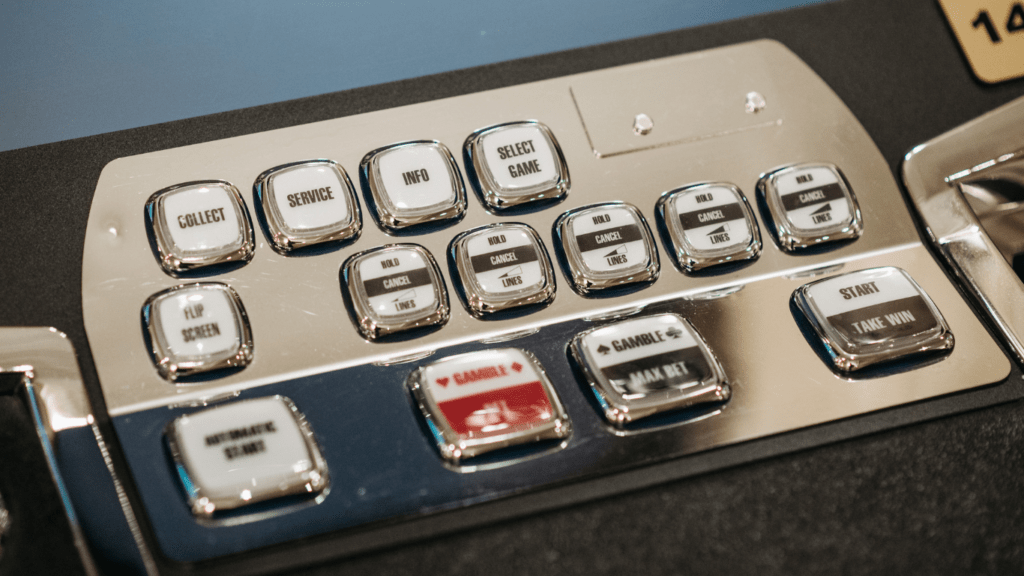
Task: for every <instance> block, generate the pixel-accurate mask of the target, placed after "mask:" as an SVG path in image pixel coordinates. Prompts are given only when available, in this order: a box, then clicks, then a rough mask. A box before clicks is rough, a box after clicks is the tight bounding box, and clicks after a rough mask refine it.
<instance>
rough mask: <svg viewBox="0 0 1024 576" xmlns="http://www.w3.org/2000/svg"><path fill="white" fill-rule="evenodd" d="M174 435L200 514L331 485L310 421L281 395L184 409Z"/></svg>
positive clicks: (181, 468) (183, 473)
mask: <svg viewBox="0 0 1024 576" xmlns="http://www.w3.org/2000/svg"><path fill="white" fill-rule="evenodd" d="M169 437H170V440H171V445H172V450H173V451H174V453H175V454H174V456H175V460H176V463H177V465H178V467H179V470H178V473H179V476H180V478H181V480H182V483H183V484H184V487H185V491H186V493H187V494H188V496H189V501H190V504H191V506H192V511H193V513H195V514H196V515H197V516H204V517H208V516H210V515H212V514H213V513H214V512H216V511H220V510H230V509H232V508H238V507H240V506H245V505H247V504H252V503H255V502H260V501H263V500H268V499H271V498H277V497H281V496H289V495H295V494H315V493H318V492H320V491H322V490H323V488H324V487H325V486H327V482H328V477H327V468H326V465H325V464H324V461H323V458H322V457H321V455H320V452H319V450H318V449H317V447H316V443H315V442H314V441H313V439H312V434H311V432H310V431H309V428H308V426H307V425H306V424H305V422H304V421H303V420H302V419H301V417H300V416H299V415H298V413H297V411H296V410H295V407H294V405H293V404H292V403H291V401H289V400H287V399H284V398H281V397H279V396H278V397H271V398H260V399H257V400H246V401H244V402H235V403H232V404H228V405H225V406H222V407H218V408H211V409H208V410H203V411H201V412H197V413H195V414H189V415H187V416H181V417H179V418H177V419H176V420H175V421H174V423H173V424H172V425H171V428H170V430H169Z"/></svg>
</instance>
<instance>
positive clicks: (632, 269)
mask: <svg viewBox="0 0 1024 576" xmlns="http://www.w3.org/2000/svg"><path fill="white" fill-rule="evenodd" d="M555 228H556V230H557V232H558V236H559V237H560V239H561V244H562V252H563V254H564V256H565V259H566V262H567V263H568V265H569V271H570V274H571V279H572V282H573V286H574V287H575V288H576V290H577V291H579V292H580V293H582V294H589V293H592V292H595V291H599V290H604V289H608V288H613V287H616V286H624V285H629V284H642V283H647V282H653V281H654V280H656V279H657V277H658V272H659V270H660V264H659V262H658V254H657V251H656V249H655V247H654V240H653V238H652V237H651V231H650V229H649V228H648V227H647V222H646V221H644V217H643V216H642V215H641V214H640V211H639V210H637V209H636V208H635V207H634V206H631V205H629V204H625V203H622V202H608V203H605V204H595V205H592V206H586V207H583V208H578V209H576V210H571V211H569V212H566V213H565V214H563V215H561V216H560V217H559V218H558V220H557V221H556V222H555Z"/></svg>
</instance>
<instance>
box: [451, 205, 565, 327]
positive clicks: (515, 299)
mask: <svg viewBox="0 0 1024 576" xmlns="http://www.w3.org/2000/svg"><path fill="white" fill-rule="evenodd" d="M508 228H514V229H517V230H523V231H525V232H526V233H527V234H528V235H529V236H530V238H531V239H532V240H533V249H534V250H535V251H536V252H537V260H538V261H539V262H540V267H541V274H542V275H543V276H544V285H543V286H540V287H538V288H536V289H532V288H530V287H527V288H523V289H521V290H517V291H515V292H512V293H509V294H507V295H506V296H504V297H489V296H488V295H487V293H486V292H485V291H484V290H483V289H482V288H481V287H480V284H479V283H478V282H477V281H476V272H475V271H474V270H473V265H472V263H471V262H470V256H469V254H468V252H467V250H466V244H467V243H468V242H469V240H470V239H471V238H472V237H473V236H475V235H477V234H486V233H487V232H488V231H490V230H495V229H508ZM450 252H451V255H452V259H453V260H454V261H455V267H456V268H457V269H458V272H459V281H460V282H461V283H462V288H463V291H464V292H465V295H466V298H465V303H466V308H467V309H468V310H469V311H470V313H472V314H473V315H475V316H484V315H487V314H493V313H495V312H501V311H503V310H509V309H512V308H518V307H520V306H529V305H531V304H543V303H547V302H550V301H551V300H553V299H554V298H555V273H554V271H553V270H552V268H551V258H549V257H548V251H547V249H546V248H545V246H544V242H543V241H541V239H540V236H538V235H537V232H536V231H534V229H533V228H531V227H529V226H527V225H526V224H521V223H518V222H507V223H500V224H488V225H487V226H480V227H479V228H474V229H472V230H467V231H465V232H463V233H461V234H459V235H458V236H456V237H455V239H454V240H452V243H451V249H450Z"/></svg>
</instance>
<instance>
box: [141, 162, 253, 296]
mask: <svg viewBox="0 0 1024 576" xmlns="http://www.w3.org/2000/svg"><path fill="white" fill-rule="evenodd" d="M201 186H217V187H219V188H222V189H224V190H225V191H227V193H228V195H229V196H230V197H232V198H233V199H234V201H235V215H236V216H237V218H238V220H237V221H238V229H239V231H240V232H241V239H240V240H239V243H238V245H237V246H228V247H225V248H224V249H221V250H218V251H216V252H213V251H209V252H208V253H205V254H197V255H194V256H189V255H188V253H187V252H185V251H181V253H179V251H177V249H176V248H177V246H176V245H175V244H174V239H173V237H172V236H171V232H170V230H168V228H167V219H166V218H165V217H164V207H163V206H164V198H166V196H167V195H168V194H169V193H171V192H175V191H179V190H182V189H183V188H198V187H201ZM146 219H147V223H146V224H147V226H148V227H149V229H150V230H151V231H152V233H153V237H154V239H155V240H156V248H157V253H158V254H157V259H158V260H159V261H160V266H161V267H163V269H164V272H167V273H168V274H170V275H171V276H177V275H178V274H179V273H182V272H188V271H189V270H194V269H196V268H202V267H205V266H214V265H217V264H228V263H232V262H242V263H244V262H248V261H249V260H252V255H253V252H255V246H254V245H253V242H252V237H253V234H252V221H251V220H250V219H249V210H248V209H247V208H246V207H245V200H242V195H241V193H239V191H238V188H235V185H234V184H232V183H230V182H226V181H224V180H197V181H193V182H185V183H183V184H175V185H174V186H169V187H167V188H164V189H163V190H159V191H157V192H155V193H153V195H152V196H150V197H149V200H147V201H146Z"/></svg>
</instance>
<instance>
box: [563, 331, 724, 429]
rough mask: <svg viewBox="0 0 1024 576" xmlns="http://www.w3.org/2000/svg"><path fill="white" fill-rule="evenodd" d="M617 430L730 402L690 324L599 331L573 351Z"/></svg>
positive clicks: (717, 369)
mask: <svg viewBox="0 0 1024 576" xmlns="http://www.w3.org/2000/svg"><path fill="white" fill-rule="evenodd" d="M570 350H571V351H572V354H573V357H574V358H575V360H576V362H577V363H578V364H579V365H580V367H581V368H583V371H584V373H585V374H586V375H587V379H588V380H589V383H590V386H591V389H592V390H593V391H594V394H595V395H596V396H597V399H598V402H599V403H600V405H601V406H602V407H603V409H604V414H605V417H606V418H607V419H608V421H609V422H610V423H612V424H613V425H615V426H617V427H620V428H621V427H624V426H626V425H627V424H630V423H632V422H635V421H637V420H639V419H641V418H645V417H647V416H651V415H653V414H657V413H660V412H665V411H667V410H675V409H679V408H686V407H690V406H697V405H700V404H705V403H715V402H723V401H725V400H728V399H729V396H730V389H729V386H728V384H727V383H726V377H725V372H724V371H723V370H722V367H721V365H720V364H719V363H718V360H717V359H716V358H715V357H714V355H713V354H712V353H711V351H710V350H709V349H708V347H707V345H706V344H705V343H704V341H703V340H702V339H701V337H700V336H699V335H698V334H697V332H696V331H694V329H693V327H692V326H691V325H690V323H689V322H687V321H686V320H684V319H682V318H680V317H679V316H677V315H675V314H661V315H659V316H649V317H646V318H636V319H633V320H626V321H623V322H618V323H615V324H612V325H609V326H604V327H601V328H594V329H592V330H589V331H587V332H584V333H582V334H580V335H579V336H577V337H576V338H575V339H574V340H573V342H572V345H571V347H570Z"/></svg>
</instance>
